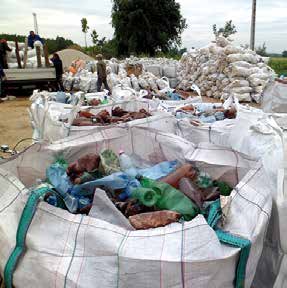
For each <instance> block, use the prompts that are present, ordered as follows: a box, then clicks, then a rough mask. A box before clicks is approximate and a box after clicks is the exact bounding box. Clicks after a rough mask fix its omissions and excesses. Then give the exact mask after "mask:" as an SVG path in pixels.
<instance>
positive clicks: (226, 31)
mask: <svg viewBox="0 0 287 288" xmlns="http://www.w3.org/2000/svg"><path fill="white" fill-rule="evenodd" d="M212 29H213V33H214V35H215V37H218V36H219V35H222V36H224V37H225V38H227V37H229V36H231V35H233V34H235V33H237V30H236V27H235V25H234V24H233V23H232V20H229V21H227V22H226V23H225V25H224V27H222V28H220V29H218V30H217V26H216V24H214V25H213V27H212Z"/></svg>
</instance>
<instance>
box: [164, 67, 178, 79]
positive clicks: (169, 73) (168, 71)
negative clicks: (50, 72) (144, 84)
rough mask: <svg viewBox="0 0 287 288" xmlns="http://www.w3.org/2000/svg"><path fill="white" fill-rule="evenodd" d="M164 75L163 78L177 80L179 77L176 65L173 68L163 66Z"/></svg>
mask: <svg viewBox="0 0 287 288" xmlns="http://www.w3.org/2000/svg"><path fill="white" fill-rule="evenodd" d="M162 74H163V76H165V77H167V78H176V76H177V67H176V66H175V65H173V66H167V65H166V66H163V68H162Z"/></svg>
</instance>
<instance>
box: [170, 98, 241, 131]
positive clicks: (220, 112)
mask: <svg viewBox="0 0 287 288" xmlns="http://www.w3.org/2000/svg"><path fill="white" fill-rule="evenodd" d="M236 114H237V110H236V107H235V106H233V105H231V106H229V107H226V106H224V105H222V104H219V103H213V104H212V103H195V104H188V105H185V106H183V107H179V108H177V109H176V111H175V117H176V118H177V119H179V120H180V119H186V118H187V119H190V123H191V124H192V125H194V126H200V125H204V124H211V123H214V122H216V121H223V120H225V119H235V118H236Z"/></svg>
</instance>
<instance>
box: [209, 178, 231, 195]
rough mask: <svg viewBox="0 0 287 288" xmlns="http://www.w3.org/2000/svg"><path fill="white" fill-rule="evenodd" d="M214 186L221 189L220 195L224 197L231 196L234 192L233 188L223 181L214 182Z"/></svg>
mask: <svg viewBox="0 0 287 288" xmlns="http://www.w3.org/2000/svg"><path fill="white" fill-rule="evenodd" d="M213 184H214V186H215V187H218V188H219V192H220V195H222V196H230V194H231V192H232V188H231V187H230V186H229V185H228V184H226V183H225V182H222V181H214V183H213Z"/></svg>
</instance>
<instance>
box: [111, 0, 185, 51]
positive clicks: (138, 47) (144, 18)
mask: <svg viewBox="0 0 287 288" xmlns="http://www.w3.org/2000/svg"><path fill="white" fill-rule="evenodd" d="M112 25H113V27H114V28H115V42H116V46H117V52H118V55H128V54H130V53H136V54H141V53H144V54H148V55H154V54H155V52H156V51H157V50H161V51H163V52H164V51H167V50H168V49H169V48H170V47H172V45H173V44H174V43H177V44H180V43H181V34H182V32H183V30H184V29H185V28H186V27H187V25H186V20H185V19H184V18H183V17H182V15H181V13H180V4H179V3H177V2H176V1H175V0H157V1H154V0H133V1H127V0H113V8H112Z"/></svg>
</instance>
